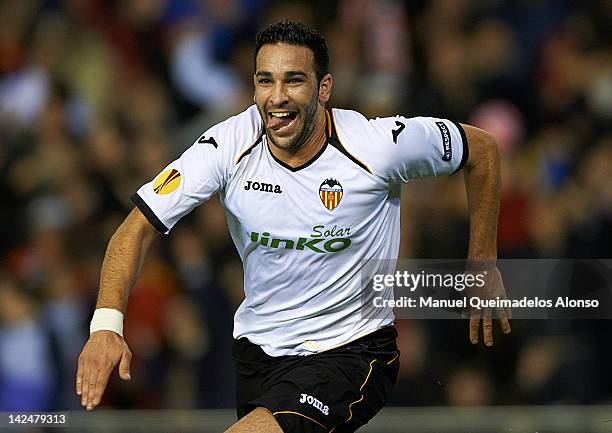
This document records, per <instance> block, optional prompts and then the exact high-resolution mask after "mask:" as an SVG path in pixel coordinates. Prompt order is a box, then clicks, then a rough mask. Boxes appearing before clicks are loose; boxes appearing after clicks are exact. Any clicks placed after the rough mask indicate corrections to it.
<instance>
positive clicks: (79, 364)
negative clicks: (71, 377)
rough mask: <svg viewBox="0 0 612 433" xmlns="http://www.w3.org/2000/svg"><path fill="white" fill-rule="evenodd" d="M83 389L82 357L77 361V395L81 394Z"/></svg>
mask: <svg viewBox="0 0 612 433" xmlns="http://www.w3.org/2000/svg"><path fill="white" fill-rule="evenodd" d="M82 391H83V363H82V362H81V357H79V360H78V361H77V373H76V393H77V395H81V392H82Z"/></svg>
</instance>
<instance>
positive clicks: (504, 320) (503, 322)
mask: <svg viewBox="0 0 612 433" xmlns="http://www.w3.org/2000/svg"><path fill="white" fill-rule="evenodd" d="M497 314H498V316H499V326H500V327H501V329H502V332H503V333H504V334H509V333H510V332H511V331H512V328H511V327H510V322H509V321H508V317H507V316H506V312H505V310H504V309H503V308H500V309H499V310H498V312H497Z"/></svg>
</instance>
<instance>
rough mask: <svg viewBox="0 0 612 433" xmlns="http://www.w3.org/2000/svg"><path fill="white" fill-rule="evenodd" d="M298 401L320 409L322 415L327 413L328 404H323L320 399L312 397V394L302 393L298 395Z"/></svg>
mask: <svg viewBox="0 0 612 433" xmlns="http://www.w3.org/2000/svg"><path fill="white" fill-rule="evenodd" d="M300 403H302V404H304V403H308V404H309V405H311V406H312V407H314V408H315V409H318V410H320V411H321V413H322V414H323V415H329V406H328V405H326V404H323V402H322V401H321V400H319V399H316V398H314V397H313V396H312V395H308V394H302V396H301V397H300Z"/></svg>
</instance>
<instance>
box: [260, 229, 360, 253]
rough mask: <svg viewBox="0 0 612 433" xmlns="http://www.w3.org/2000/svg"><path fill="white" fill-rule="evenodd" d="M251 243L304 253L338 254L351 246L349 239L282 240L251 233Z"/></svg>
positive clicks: (266, 233)
mask: <svg viewBox="0 0 612 433" xmlns="http://www.w3.org/2000/svg"><path fill="white" fill-rule="evenodd" d="M250 237H251V241H252V242H255V243H258V244H259V245H262V246H264V247H268V248H284V249H286V250H298V251H304V250H305V249H306V248H308V249H309V250H311V251H314V252H315V253H338V252H340V251H344V250H346V249H347V248H348V247H350V246H351V240H350V239H349V238H332V239H325V238H322V237H311V238H297V240H293V239H280V238H274V237H270V233H268V232H263V233H261V234H259V233H257V232H251V235H250Z"/></svg>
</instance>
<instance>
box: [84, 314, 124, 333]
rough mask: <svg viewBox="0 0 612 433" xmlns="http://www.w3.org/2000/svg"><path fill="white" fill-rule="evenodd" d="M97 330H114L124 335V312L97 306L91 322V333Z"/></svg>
mask: <svg viewBox="0 0 612 433" xmlns="http://www.w3.org/2000/svg"><path fill="white" fill-rule="evenodd" d="M96 331H113V332H116V333H117V334H119V335H121V336H122V337H123V313H122V312H121V311H119V310H115V309H114V308H97V309H96V311H94V314H93V317H92V318H91V323H90V324H89V334H90V335H91V334H93V333H94V332H96Z"/></svg>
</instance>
